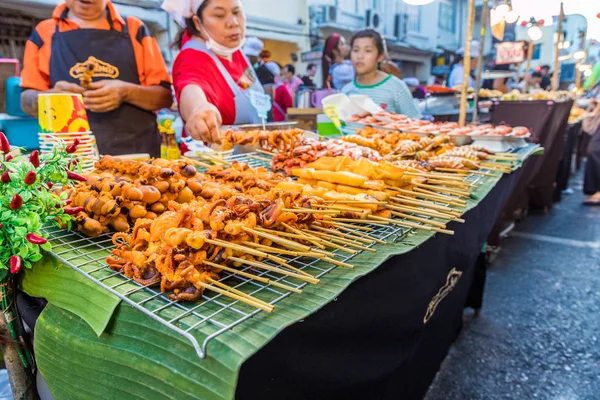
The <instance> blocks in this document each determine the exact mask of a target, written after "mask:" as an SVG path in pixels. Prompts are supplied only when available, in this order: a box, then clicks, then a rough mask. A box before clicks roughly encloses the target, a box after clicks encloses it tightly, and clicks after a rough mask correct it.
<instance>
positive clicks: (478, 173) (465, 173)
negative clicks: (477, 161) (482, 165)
mask: <svg viewBox="0 0 600 400" xmlns="http://www.w3.org/2000/svg"><path fill="white" fill-rule="evenodd" d="M436 170H439V171H448V172H456V173H458V174H464V175H468V174H475V175H483V176H493V177H494V178H497V177H498V175H496V174H490V173H488V172H483V171H474V170H471V171H463V170H462V169H453V168H436Z"/></svg>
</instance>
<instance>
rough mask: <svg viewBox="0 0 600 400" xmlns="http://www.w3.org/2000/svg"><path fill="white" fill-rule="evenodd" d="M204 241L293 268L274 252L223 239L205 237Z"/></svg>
mask: <svg viewBox="0 0 600 400" xmlns="http://www.w3.org/2000/svg"><path fill="white" fill-rule="evenodd" d="M204 241H205V242H206V243H209V244H214V245H215V246H221V247H228V248H230V249H232V250H237V251H240V252H242V253H247V254H250V255H253V256H255V257H262V258H266V259H268V260H271V261H273V262H275V263H277V264H279V265H281V266H282V267H286V268H289V269H293V267H292V266H291V265H289V264H288V263H287V262H286V260H284V259H283V258H281V257H277V256H274V255H272V254H267V253H264V252H262V251H258V250H253V249H248V248H246V247H243V246H240V245H237V244H235V243H231V242H225V241H223V240H214V239H204Z"/></svg>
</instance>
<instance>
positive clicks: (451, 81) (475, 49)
mask: <svg viewBox="0 0 600 400" xmlns="http://www.w3.org/2000/svg"><path fill="white" fill-rule="evenodd" d="M479 49H480V47H479V41H477V40H473V41H472V42H471V51H470V56H471V72H474V71H475V69H477V57H478V56H479ZM456 54H457V56H456V58H455V59H454V63H453V64H452V66H451V67H450V75H448V87H450V88H455V87H456V86H460V85H462V84H463V82H464V79H465V77H464V75H465V67H464V65H463V64H464V56H465V48H464V47H463V48H460V49H459V50H458V51H457V52H456ZM475 86H476V83H475V79H473V77H472V76H470V75H469V81H468V82H467V87H471V88H475Z"/></svg>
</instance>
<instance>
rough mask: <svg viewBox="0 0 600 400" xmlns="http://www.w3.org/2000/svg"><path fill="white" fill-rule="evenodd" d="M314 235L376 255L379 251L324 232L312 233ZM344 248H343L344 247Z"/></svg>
mask: <svg viewBox="0 0 600 400" xmlns="http://www.w3.org/2000/svg"><path fill="white" fill-rule="evenodd" d="M312 234H313V235H315V236H319V237H323V238H327V240H329V241H331V242H334V243H340V244H342V245H346V246H352V247H354V248H357V249H360V250H364V251H370V252H372V253H375V252H376V251H377V250H375V249H371V248H369V247H365V246H363V245H361V244H357V243H356V242H353V241H352V240H348V239H343V238H340V237H336V236H334V235H329V234H327V233H323V232H312ZM342 248H343V247H342Z"/></svg>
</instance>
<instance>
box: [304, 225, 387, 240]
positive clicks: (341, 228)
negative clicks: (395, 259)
mask: <svg viewBox="0 0 600 400" xmlns="http://www.w3.org/2000/svg"><path fill="white" fill-rule="evenodd" d="M311 227H312V228H316V227H319V228H322V229H327V228H324V227H322V226H318V225H314V224H313V225H311ZM336 229H338V230H340V231H343V232H348V233H352V235H355V236H357V235H358V236H360V237H363V238H365V239H369V240H374V241H375V242H377V243H380V244H389V243H388V242H386V241H385V240H381V239H377V238H374V237H370V236H369V235H365V234H364V233H360V232H356V230H352V229H350V228H345V227H343V226H336ZM327 230H328V231H331V229H327ZM332 232H335V231H332Z"/></svg>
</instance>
